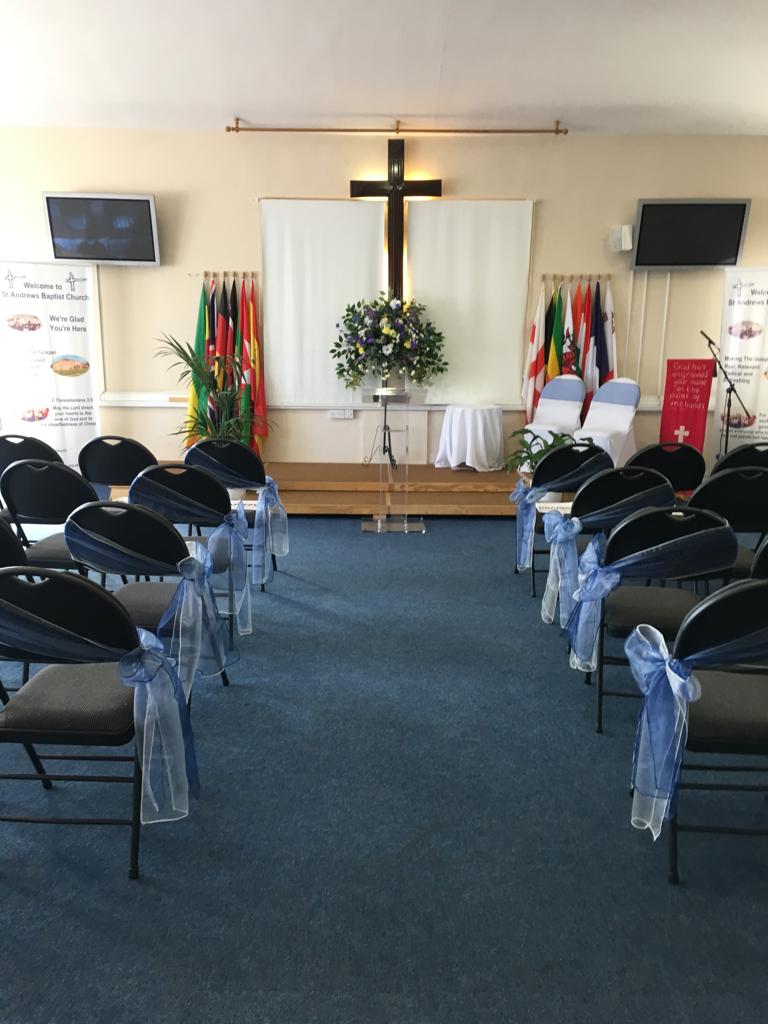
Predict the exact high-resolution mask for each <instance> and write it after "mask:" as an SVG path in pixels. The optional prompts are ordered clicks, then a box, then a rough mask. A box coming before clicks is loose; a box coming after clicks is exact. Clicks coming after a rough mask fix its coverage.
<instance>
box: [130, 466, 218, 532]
mask: <svg viewBox="0 0 768 1024" xmlns="http://www.w3.org/2000/svg"><path fill="white" fill-rule="evenodd" d="M128 500H129V501H130V502H131V504H133V505H143V506H144V508H151V509H153V511H155V512H159V513H160V515H162V516H165V518H166V519H168V520H169V521H170V522H172V523H191V524H192V525H193V526H219V525H220V523H221V522H222V520H223V519H224V516H226V515H227V514H228V513H229V512H230V511H231V510H232V503H231V501H230V498H229V494H228V493H227V489H226V487H225V486H224V484H222V483H220V481H218V480H217V479H216V477H215V476H214V475H213V474H212V473H209V472H208V470H206V469H200V467H199V466H185V465H184V463H183V462H170V463H165V464H164V465H162V466H148V467H147V468H146V469H143V470H142V471H141V473H139V474H138V476H137V477H136V479H135V480H134V481H133V483H132V484H131V486H130V489H129V491H128Z"/></svg>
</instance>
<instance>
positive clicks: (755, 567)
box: [749, 537, 768, 580]
mask: <svg viewBox="0 0 768 1024" xmlns="http://www.w3.org/2000/svg"><path fill="white" fill-rule="evenodd" d="M749 575H750V576H751V577H752V579H753V580H768V537H765V538H764V539H763V542H762V543H761V544H760V546H759V547H758V549H757V551H756V552H755V557H754V558H753V559H752V568H751V569H750V572H749Z"/></svg>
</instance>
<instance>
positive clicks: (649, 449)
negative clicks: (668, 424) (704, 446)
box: [626, 442, 707, 491]
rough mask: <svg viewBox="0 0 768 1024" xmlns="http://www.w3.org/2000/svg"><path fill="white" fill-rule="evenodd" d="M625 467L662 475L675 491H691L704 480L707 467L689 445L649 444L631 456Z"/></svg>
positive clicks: (694, 449)
mask: <svg viewBox="0 0 768 1024" xmlns="http://www.w3.org/2000/svg"><path fill="white" fill-rule="evenodd" d="M626 465H627V466H632V467H636V466H643V467H644V468H646V469H655V470H657V471H658V472H659V473H662V474H663V475H664V476H665V477H666V478H667V480H669V482H670V483H671V484H672V486H673V487H674V489H675V491H693V490H695V488H697V487H698V486H699V484H700V483H701V481H702V480H703V479H704V474H705V473H706V471H707V465H706V462H705V461H704V456H703V455H702V454H701V452H700V451H699V450H698V449H697V448H694V447H693V445H691V444H677V443H676V442H668V443H666V444H649V445H646V446H645V448H641V449H640V450H639V451H637V452H635V454H634V455H631V456H630V457H629V458H628V459H627V462H626Z"/></svg>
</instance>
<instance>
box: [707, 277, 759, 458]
mask: <svg viewBox="0 0 768 1024" xmlns="http://www.w3.org/2000/svg"><path fill="white" fill-rule="evenodd" d="M720 350H721V351H720V359H721V360H722V363H723V365H724V366H725V368H726V370H727V371H728V375H729V376H730V377H731V379H732V381H733V383H734V384H735V385H736V388H737V390H738V392H739V396H740V398H741V400H742V402H743V403H744V405H745V406H746V409H747V412H746V413H745V412H744V409H742V407H741V405H740V404H739V402H738V401H737V400H736V399H735V398H734V399H733V401H732V404H731V415H730V439H729V447H730V448H735V447H737V445H740V444H746V443H747V442H749V441H768V268H763V269H755V268H751V267H741V268H739V269H733V270H727V271H726V272H725V295H724V298H723V321H722V329H721V335H720ZM726 387H727V385H726V382H725V381H724V380H723V379H722V374H718V381H717V412H716V420H715V425H716V428H717V430H718V432H719V433H722V432H723V431H724V429H725V401H726Z"/></svg>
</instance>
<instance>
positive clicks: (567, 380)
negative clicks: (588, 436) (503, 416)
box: [525, 373, 585, 443]
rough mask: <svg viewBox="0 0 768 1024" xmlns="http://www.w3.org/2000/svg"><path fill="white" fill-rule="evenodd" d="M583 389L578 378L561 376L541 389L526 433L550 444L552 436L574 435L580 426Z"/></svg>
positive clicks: (582, 383)
mask: <svg viewBox="0 0 768 1024" xmlns="http://www.w3.org/2000/svg"><path fill="white" fill-rule="evenodd" d="M584 394H585V387H584V381H583V380H582V379H581V377H577V376H576V375H575V374H572V373H569V374H564V375H563V376H560V377H555V378H554V379H553V380H551V381H549V382H548V383H547V384H545V385H544V388H543V390H542V392H541V397H540V398H539V404H538V405H537V406H536V412H535V413H534V415H533V419H532V420H531V422H530V423H527V424H526V427H525V429H526V430H528V431H530V433H532V434H535V435H536V437H540V438H541V439H542V440H543V441H546V442H547V443H549V442H550V441H551V440H552V435H553V433H558V434H571V435H573V434H574V433H575V432H576V431H577V430H578V429H579V427H580V426H581V408H582V406H583V404H584Z"/></svg>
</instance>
